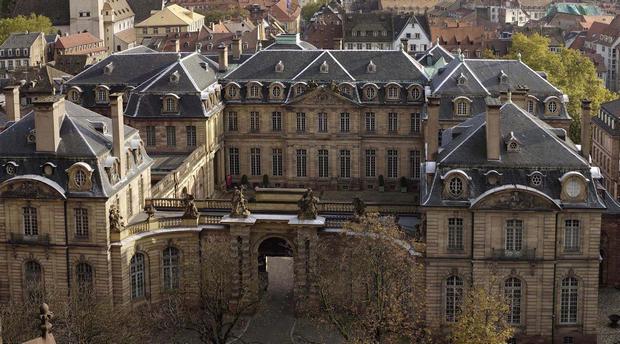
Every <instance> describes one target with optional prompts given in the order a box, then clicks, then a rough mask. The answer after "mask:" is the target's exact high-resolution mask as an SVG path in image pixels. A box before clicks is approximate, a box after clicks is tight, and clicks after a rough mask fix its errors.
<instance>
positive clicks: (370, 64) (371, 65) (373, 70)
mask: <svg viewBox="0 0 620 344" xmlns="http://www.w3.org/2000/svg"><path fill="white" fill-rule="evenodd" d="M376 72H377V65H375V64H374V62H372V60H370V62H368V66H366V73H368V74H373V73H376Z"/></svg>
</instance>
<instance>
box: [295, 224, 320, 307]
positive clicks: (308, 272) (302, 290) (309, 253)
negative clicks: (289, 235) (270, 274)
mask: <svg viewBox="0 0 620 344" xmlns="http://www.w3.org/2000/svg"><path fill="white" fill-rule="evenodd" d="M317 230H318V229H317V227H305V226H304V227H301V228H298V229H297V238H296V240H297V256H296V257H295V286H294V290H293V293H294V295H295V300H296V305H295V311H296V312H297V313H298V314H299V313H306V312H313V311H317V310H318V307H319V302H318V301H319V300H318V294H317V280H316V273H317V271H316V270H317V256H316V250H317V243H318V235H317Z"/></svg>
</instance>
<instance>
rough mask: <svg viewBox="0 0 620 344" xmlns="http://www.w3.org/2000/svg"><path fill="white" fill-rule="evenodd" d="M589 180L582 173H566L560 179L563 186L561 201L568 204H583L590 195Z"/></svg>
mask: <svg viewBox="0 0 620 344" xmlns="http://www.w3.org/2000/svg"><path fill="white" fill-rule="evenodd" d="M588 182H589V180H588V179H587V178H586V177H585V176H584V175H583V174H581V173H580V172H577V171H572V172H567V173H565V174H564V175H563V176H562V177H561V178H560V183H561V184H562V193H561V197H560V198H561V199H562V201H566V202H583V201H585V199H586V197H587V194H588Z"/></svg>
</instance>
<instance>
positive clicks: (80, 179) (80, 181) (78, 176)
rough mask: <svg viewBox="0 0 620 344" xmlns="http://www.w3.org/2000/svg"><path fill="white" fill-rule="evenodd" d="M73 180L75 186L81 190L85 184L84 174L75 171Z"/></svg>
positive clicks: (80, 171)
mask: <svg viewBox="0 0 620 344" xmlns="http://www.w3.org/2000/svg"><path fill="white" fill-rule="evenodd" d="M73 180H74V181H75V185H76V186H77V187H79V188H81V187H82V186H84V184H85V183H86V173H85V172H84V171H82V170H77V171H76V172H75V175H74V176H73Z"/></svg>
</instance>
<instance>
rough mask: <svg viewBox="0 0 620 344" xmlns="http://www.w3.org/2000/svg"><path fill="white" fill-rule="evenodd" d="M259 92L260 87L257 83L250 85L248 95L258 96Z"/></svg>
mask: <svg viewBox="0 0 620 344" xmlns="http://www.w3.org/2000/svg"><path fill="white" fill-rule="evenodd" d="M259 93H260V88H259V87H258V86H257V85H252V86H250V97H252V98H258V97H259Z"/></svg>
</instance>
